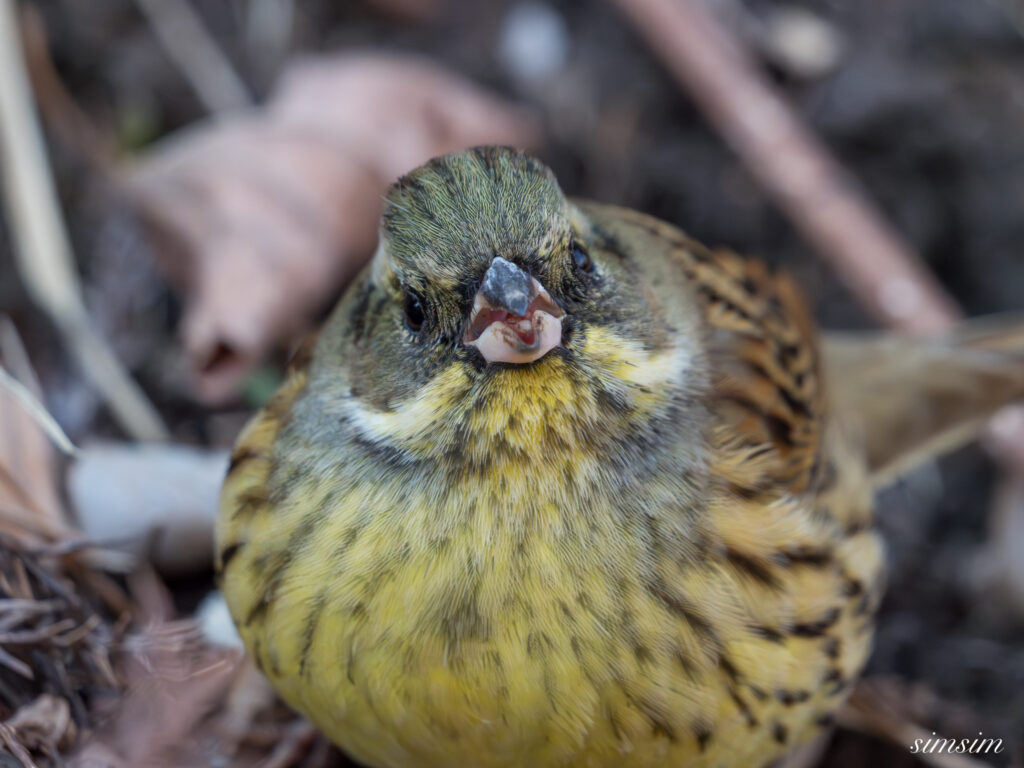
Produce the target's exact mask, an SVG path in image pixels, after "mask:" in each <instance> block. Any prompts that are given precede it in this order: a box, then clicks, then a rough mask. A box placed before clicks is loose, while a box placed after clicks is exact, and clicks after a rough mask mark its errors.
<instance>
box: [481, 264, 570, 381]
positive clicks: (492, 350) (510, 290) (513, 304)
mask: <svg viewBox="0 0 1024 768" xmlns="http://www.w3.org/2000/svg"><path fill="white" fill-rule="evenodd" d="M564 315H565V312H563V311H562V310H561V308H559V306H558V305H557V304H555V302H554V301H553V300H552V298H551V296H550V295H549V294H548V292H547V291H546V290H544V286H543V285H541V284H540V282H539V281H538V280H537V278H535V277H531V276H530V275H528V274H527V273H526V272H524V271H523V270H521V269H520V268H519V267H517V266H516V265H515V264H513V263H512V262H510V261H506V260H505V259H503V258H501V257H500V256H497V257H495V259H494V261H492V262H491V266H490V267H489V268H488V269H487V273H486V274H485V275H484V280H483V282H482V283H481V284H480V290H479V291H478V292H477V294H476V298H475V299H474V301H473V311H472V313H471V314H470V316H469V325H468V326H467V327H466V333H465V336H464V337H463V343H464V344H465V345H466V346H467V347H476V349H477V350H478V351H479V352H480V354H481V355H483V356H484V359H485V360H486V361H487V362H488V363H532V362H533V361H534V360H539V359H540V358H542V357H543V356H544V355H546V354H547V353H548V352H550V351H551V350H552V349H554V348H555V347H557V346H558V345H559V344H561V343H562V317H563V316H564Z"/></svg>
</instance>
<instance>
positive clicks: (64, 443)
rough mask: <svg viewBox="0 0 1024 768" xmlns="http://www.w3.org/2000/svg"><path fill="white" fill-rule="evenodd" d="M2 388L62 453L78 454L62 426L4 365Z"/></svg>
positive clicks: (1, 367)
mask: <svg viewBox="0 0 1024 768" xmlns="http://www.w3.org/2000/svg"><path fill="white" fill-rule="evenodd" d="M0 387H2V388H3V389H6V390H7V393H8V394H9V395H10V396H11V397H13V398H14V399H15V400H16V401H17V402H18V404H19V405H20V406H21V407H22V408H24V409H25V412H26V413H27V414H28V415H29V416H31V417H32V420H33V421H35V423H36V424H38V425H39V427H40V429H42V430H43V432H45V433H46V436H47V437H49V438H50V440H51V441H52V442H53V444H54V445H55V446H57V448H58V449H59V450H60V451H61V453H63V454H65V455H67V456H71V457H74V455H75V454H76V453H78V448H76V447H75V444H74V443H72V442H71V438H69V437H68V436H67V435H66V434H65V433H64V430H63V429H61V428H60V424H58V423H57V422H56V421H55V420H54V418H53V416H51V415H50V413H49V412H48V411H47V410H46V407H45V406H44V405H43V404H42V403H40V402H39V401H38V400H36V398H35V396H34V395H33V394H32V393H31V392H29V391H28V388H27V387H26V386H25V385H24V384H22V383H21V382H20V381H18V380H17V379H16V378H14V377H13V376H11V374H9V373H8V372H7V370H6V369H5V368H4V367H3V366H2V365H0Z"/></svg>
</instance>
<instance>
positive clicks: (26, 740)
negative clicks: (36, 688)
mask: <svg viewBox="0 0 1024 768" xmlns="http://www.w3.org/2000/svg"><path fill="white" fill-rule="evenodd" d="M4 724H5V725H7V726H8V727H9V728H10V729H11V730H12V731H14V733H15V734H16V735H17V737H18V741H19V742H21V744H23V745H24V746H25V747H27V748H29V749H35V750H48V751H51V752H52V751H55V748H56V749H62V748H65V747H67V746H69V745H70V744H72V743H74V740H75V737H76V732H77V729H76V728H75V723H74V721H72V719H71V707H70V706H69V705H68V702H67V699H62V698H60V697H59V696H53V695H51V694H48V693H44V694H42V695H41V696H39V698H37V699H36V700H35V701H33V702H32V703H31V704H26V705H25V706H24V707H22V708H21V709H19V710H18V711H17V712H15V713H14V714H13V715H12V716H11V717H10V718H8V720H7V721H6V722H5V723H4Z"/></svg>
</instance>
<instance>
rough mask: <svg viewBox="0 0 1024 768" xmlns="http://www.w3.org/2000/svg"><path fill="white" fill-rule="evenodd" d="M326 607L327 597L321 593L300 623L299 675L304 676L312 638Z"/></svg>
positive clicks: (311, 646)
mask: <svg viewBox="0 0 1024 768" xmlns="http://www.w3.org/2000/svg"><path fill="white" fill-rule="evenodd" d="M326 606H327V596H326V595H325V594H324V593H323V592H321V593H320V594H318V595H317V596H316V599H315V600H314V601H313V605H312V606H310V609H309V612H308V613H307V614H306V616H305V618H304V619H303V621H302V650H301V651H300V654H299V674H300V675H305V674H306V668H307V665H308V664H309V654H310V651H311V650H312V648H313V637H314V635H316V629H317V625H318V624H319V623H320V617H321V615H322V614H323V612H324V608H325V607H326Z"/></svg>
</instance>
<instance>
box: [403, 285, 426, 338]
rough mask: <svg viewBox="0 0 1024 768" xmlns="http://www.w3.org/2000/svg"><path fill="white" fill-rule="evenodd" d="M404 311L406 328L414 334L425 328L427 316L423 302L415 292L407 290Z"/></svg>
mask: <svg viewBox="0 0 1024 768" xmlns="http://www.w3.org/2000/svg"><path fill="white" fill-rule="evenodd" d="M402 310H403V311H404V313H405V327H406V328H408V329H409V330H410V331H412V332H414V333H415V332H417V331H419V330H420V329H421V328H422V327H423V321H424V320H425V316H424V313H423V302H422V301H421V300H420V297H419V296H417V295H416V293H415V292H414V291H410V290H406V292H405V298H404V299H403V302H402Z"/></svg>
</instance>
